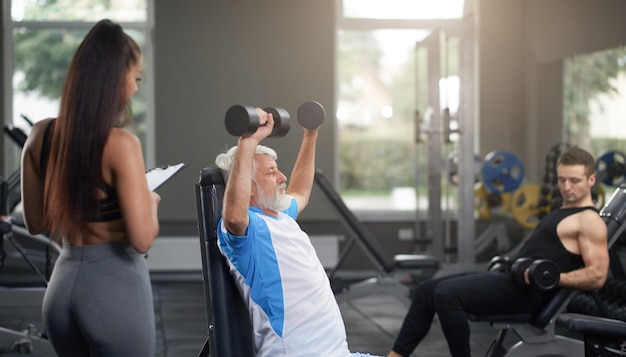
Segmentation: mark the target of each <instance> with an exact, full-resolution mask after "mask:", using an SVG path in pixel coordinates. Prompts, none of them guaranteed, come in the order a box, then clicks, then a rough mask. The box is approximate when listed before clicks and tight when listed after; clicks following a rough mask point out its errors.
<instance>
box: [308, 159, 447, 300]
mask: <svg viewBox="0 0 626 357" xmlns="http://www.w3.org/2000/svg"><path fill="white" fill-rule="evenodd" d="M315 183H317V186H318V187H319V188H320V189H321V190H322V192H323V193H324V194H325V195H326V197H327V198H328V200H329V201H330V203H332V205H333V207H334V208H335V209H336V210H337V212H338V213H339V216H340V218H341V223H342V224H343V226H344V227H345V228H346V229H347V230H348V232H349V233H350V235H351V237H350V240H348V243H347V245H346V246H345V248H343V250H342V252H341V254H340V257H339V261H338V263H337V265H336V266H335V268H334V269H333V270H332V271H331V272H330V274H329V278H331V279H332V277H333V275H334V274H335V272H336V271H337V268H338V267H339V265H340V264H341V262H342V261H343V259H344V258H345V257H346V255H347V254H348V252H349V251H350V248H352V245H353V244H354V242H355V241H356V242H357V243H358V244H359V246H360V247H361V249H362V250H363V251H364V252H365V254H366V255H367V257H368V258H369V259H370V261H372V263H373V264H374V266H375V267H376V271H377V276H375V277H372V278H369V279H366V280H363V281H360V282H357V283H354V284H352V285H350V286H349V287H348V288H346V289H345V290H343V291H340V292H337V293H335V297H336V299H337V301H338V302H341V301H346V300H350V299H353V298H359V297H363V296H366V295H372V294H392V295H394V296H396V297H398V298H399V299H400V300H401V301H402V302H403V303H405V304H406V305H407V306H408V305H410V302H411V301H410V297H409V286H407V285H406V284H403V283H402V282H401V281H400V279H399V277H398V275H400V273H404V274H411V273H416V272H426V273H428V276H427V277H428V278H430V277H431V276H432V274H434V273H435V272H436V271H437V270H438V269H439V266H440V264H439V260H437V258H435V257H433V256H430V255H425V254H398V255H395V256H394V257H393V259H389V258H388V257H387V256H385V252H384V250H383V249H382V247H381V246H380V244H378V241H376V239H375V238H374V237H373V236H372V234H371V233H370V232H369V231H368V230H367V229H366V228H365V227H364V226H363V223H361V222H360V221H359V220H358V219H357V218H356V216H355V215H354V213H352V211H350V209H349V208H348V207H347V206H346V204H345V203H344V202H343V200H342V199H341V197H340V196H339V193H338V192H337V191H336V190H335V189H334V188H333V186H332V185H331V183H330V182H329V181H328V180H327V179H326V177H325V176H324V174H323V173H322V172H321V171H320V170H317V171H316V172H315Z"/></svg>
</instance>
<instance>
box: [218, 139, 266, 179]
mask: <svg viewBox="0 0 626 357" xmlns="http://www.w3.org/2000/svg"><path fill="white" fill-rule="evenodd" d="M235 153H237V146H233V147H232V148H230V149H228V151H226V152H225V153H222V154H219V155H217V157H216V158H215V165H217V167H219V169H220V171H222V176H224V181H225V182H228V177H229V176H230V171H231V170H232V168H233V162H234V161H235ZM254 153H255V154H256V155H268V156H269V157H271V158H272V159H273V160H277V159H278V155H276V151H274V149H272V148H269V147H267V146H263V145H257V146H256V150H255V152H254ZM255 171H256V160H255V161H253V162H252V177H254V172H255Z"/></svg>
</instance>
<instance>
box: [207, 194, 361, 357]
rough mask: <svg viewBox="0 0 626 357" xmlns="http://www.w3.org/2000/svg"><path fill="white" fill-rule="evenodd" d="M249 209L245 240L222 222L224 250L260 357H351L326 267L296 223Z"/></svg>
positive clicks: (291, 212) (294, 209) (288, 214)
mask: <svg viewBox="0 0 626 357" xmlns="http://www.w3.org/2000/svg"><path fill="white" fill-rule="evenodd" d="M297 213H298V205H297V202H296V200H295V199H293V200H292V203H291V206H290V207H289V208H288V209H287V210H285V211H283V212H280V213H279V214H278V217H272V216H268V215H266V214H264V213H263V212H262V210H261V209H260V208H259V207H250V209H249V210H248V215H249V217H250V224H249V226H248V232H247V235H246V236H241V237H240V236H234V235H232V234H230V233H229V232H228V231H226V228H225V227H224V223H223V222H220V229H219V231H218V239H219V248H220V250H221V251H222V254H223V255H224V256H225V257H226V258H227V260H228V264H229V266H230V272H231V274H232V275H233V277H234V278H235V280H236V282H237V286H238V287H239V290H240V292H241V295H242V296H243V299H244V301H245V303H246V304H247V306H248V310H249V313H250V319H251V321H252V326H253V330H254V343H255V347H256V350H257V357H265V356H271V357H274V356H312V357H313V356H315V357H319V356H324V357H333V356H337V357H348V356H350V352H349V350H348V344H347V342H346V331H345V326H344V324H343V319H342V318H341V313H340V311H339V306H338V305H337V302H336V300H335V296H334V295H333V292H332V289H331V287H330V282H329V281H328V277H327V275H326V272H325V271H324V267H323V266H322V264H321V263H320V261H319V258H318V257H317V254H316V253H315V249H314V248H313V246H312V245H311V241H310V240H309V237H308V235H307V234H306V233H305V232H303V231H302V229H301V228H300V226H299V225H298V223H297V222H296V221H295V218H296V216H297Z"/></svg>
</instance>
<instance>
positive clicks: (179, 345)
mask: <svg viewBox="0 0 626 357" xmlns="http://www.w3.org/2000/svg"><path fill="white" fill-rule="evenodd" d="M154 280H155V281H154V283H153V288H154V300H155V309H156V312H157V337H158V344H157V352H158V354H157V356H159V357H189V356H198V354H199V352H200V350H201V348H202V346H203V344H204V341H205V338H206V331H207V324H206V318H205V308H204V293H203V287H202V282H201V277H200V276H199V275H198V278H197V279H195V278H194V277H193V276H186V277H185V279H179V281H176V279H163V278H158V277H157V278H156V279H154ZM339 307H340V309H341V311H342V315H343V317H344V322H345V325H346V330H347V335H348V344H349V347H350V350H351V351H353V352H363V353H371V354H379V355H386V353H387V352H388V351H389V348H390V347H391V345H392V343H393V340H394V338H395V336H396V334H397V332H398V330H399V329H400V325H401V324H402V320H403V318H404V314H405V313H406V309H407V307H406V306H405V305H404V304H403V303H401V302H400V301H399V300H397V299H396V298H395V297H392V296H391V295H380V296H368V297H363V298H360V299H356V300H351V301H348V302H342V303H340V305H339ZM471 326H472V340H471V343H472V350H473V355H475V356H483V355H484V354H485V352H486V351H487V349H488V348H489V345H490V343H491V341H492V340H493V338H494V337H495V336H496V333H497V331H496V330H494V329H493V328H492V327H490V326H489V325H487V324H472V325H471ZM413 356H420V357H421V356H424V357H438V356H449V352H448V347H447V344H446V342H445V339H444V338H443V335H442V332H441V329H440V328H439V326H438V324H437V322H435V323H434V324H433V326H432V328H431V331H430V333H429V335H428V336H427V338H426V339H425V341H423V343H422V344H421V346H419V347H418V348H417V350H416V351H415V354H414V355H413Z"/></svg>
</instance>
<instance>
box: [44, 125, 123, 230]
mask: <svg viewBox="0 0 626 357" xmlns="http://www.w3.org/2000/svg"><path fill="white" fill-rule="evenodd" d="M54 121H55V119H52V120H51V121H50V123H48V126H47V127H46V131H45V132H44V135H43V142H42V144H41V158H40V160H39V169H40V171H41V175H42V177H46V167H47V165H48V156H49V155H50V140H51V138H50V136H51V135H52V128H53V127H54ZM98 188H100V189H101V190H102V191H104V193H105V195H106V197H104V198H100V199H99V200H98V214H97V215H96V216H95V217H94V218H93V219H90V221H91V222H110V221H115V220H118V219H121V218H122V211H121V210H120V205H119V202H118V201H117V193H116V192H115V189H114V188H113V187H111V186H109V185H107V184H106V183H105V182H104V181H102V182H101V183H100V184H98Z"/></svg>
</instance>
